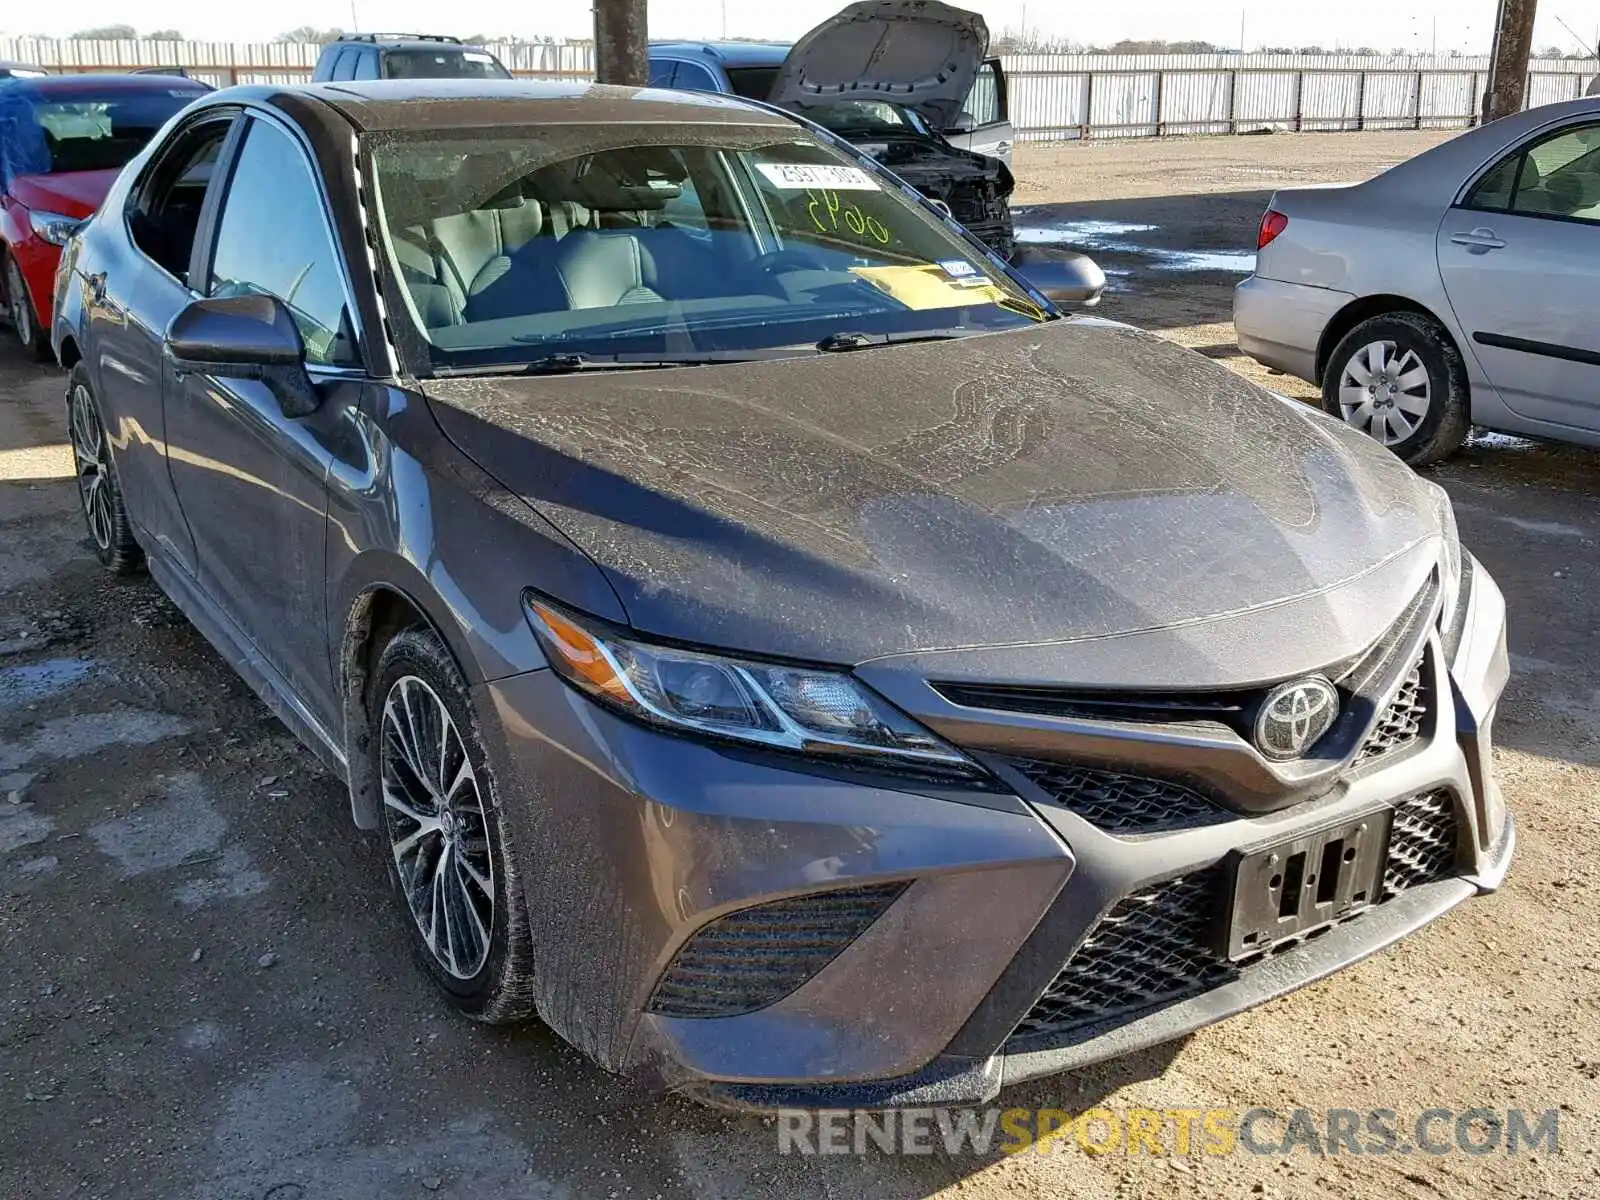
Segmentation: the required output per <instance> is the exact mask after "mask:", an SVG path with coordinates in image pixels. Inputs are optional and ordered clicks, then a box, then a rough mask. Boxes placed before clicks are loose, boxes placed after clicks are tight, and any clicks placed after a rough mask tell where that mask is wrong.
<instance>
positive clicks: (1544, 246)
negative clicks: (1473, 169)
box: [1438, 120, 1600, 430]
mask: <svg viewBox="0 0 1600 1200" xmlns="http://www.w3.org/2000/svg"><path fill="white" fill-rule="evenodd" d="M1438 256H1439V271H1440V274H1441V276H1442V277H1443V280H1444V286H1445V291H1446V292H1447V293H1448V294H1449V297H1450V304H1451V307H1452V308H1453V309H1454V310H1455V314H1456V319H1457V321H1458V322H1459V324H1460V326H1461V328H1462V329H1463V330H1464V331H1465V333H1466V337H1467V339H1468V342H1469V343H1470V352H1471V353H1472V354H1474V355H1475V356H1476V357H1477V359H1478V363H1479V365H1480V366H1482V368H1483V372H1484V374H1485V375H1487V376H1488V377H1489V380H1490V381H1491V382H1492V383H1493V384H1494V386H1495V388H1496V390H1497V391H1498V392H1499V393H1500V396H1501V398H1502V399H1503V400H1504V401H1505V403H1506V406H1507V407H1508V408H1510V409H1511V410H1512V411H1514V412H1516V413H1518V414H1519V415H1521V416H1524V417H1527V418H1529V419H1531V420H1536V421H1546V422H1550V423H1552V424H1557V425H1569V426H1576V427H1578V428H1582V429H1591V430H1596V429H1600V320H1596V318H1595V314H1596V313H1597V312H1600V266H1597V264H1600V122H1594V121H1592V120H1591V121H1590V122H1589V123H1586V124H1577V125H1568V126H1565V127H1564V128H1562V129H1559V130H1556V131H1554V132H1549V131H1547V132H1545V133H1542V134H1539V135H1536V136H1535V137H1534V138H1533V139H1531V140H1530V141H1528V142H1526V143H1524V144H1523V145H1521V146H1519V147H1518V148H1517V149H1516V150H1515V151H1513V152H1512V153H1511V154H1509V155H1507V156H1506V157H1505V158H1503V159H1502V160H1501V161H1500V162H1499V163H1497V164H1495V165H1494V166H1493V167H1492V168H1490V170H1489V171H1488V172H1487V173H1486V174H1484V175H1483V176H1482V177H1481V178H1480V179H1478V180H1477V181H1475V182H1474V183H1473V184H1472V186H1471V187H1469V188H1468V189H1467V191H1466V194H1465V195H1464V196H1463V198H1462V200H1461V201H1460V203H1459V204H1457V205H1456V206H1455V207H1453V208H1452V209H1450V211H1449V212H1448V213H1446V215H1445V219H1444V221H1443V223H1442V224H1441V225H1440V227H1439V236H1438Z"/></svg>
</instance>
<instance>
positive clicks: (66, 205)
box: [11, 171, 119, 217]
mask: <svg viewBox="0 0 1600 1200" xmlns="http://www.w3.org/2000/svg"><path fill="white" fill-rule="evenodd" d="M118 174H119V172H117V171H60V172H57V173H55V174H52V175H18V176H16V177H15V178H14V179H12V181H11V194H12V196H14V197H15V198H16V199H18V200H20V201H21V202H22V203H23V204H26V205H27V206H28V207H29V208H31V209H32V210H33V211H34V212H53V213H60V214H61V215H62V216H63V217H88V216H93V215H94V210H95V209H97V208H99V207H100V202H101V201H102V200H104V199H105V198H106V193H107V192H109V191H110V190H111V185H112V184H113V183H115V182H116V179H117V175H118Z"/></svg>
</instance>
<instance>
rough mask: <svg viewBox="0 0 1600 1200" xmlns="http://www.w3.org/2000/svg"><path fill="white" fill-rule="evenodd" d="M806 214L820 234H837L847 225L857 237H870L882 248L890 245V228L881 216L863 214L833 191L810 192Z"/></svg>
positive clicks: (816, 190) (811, 189) (810, 189)
mask: <svg viewBox="0 0 1600 1200" xmlns="http://www.w3.org/2000/svg"><path fill="white" fill-rule="evenodd" d="M806 212H807V213H808V214H809V215H810V217H811V223H812V224H813V225H815V226H816V227H817V232H818V233H837V232H838V231H839V226H840V225H841V224H843V226H844V227H845V229H846V230H848V231H849V232H850V233H853V234H855V236H856V237H870V238H871V239H872V240H873V241H875V242H877V243H878V244H879V245H883V246H887V245H888V244H889V236H890V235H889V229H888V227H887V226H886V225H884V223H883V222H882V221H880V220H878V218H877V217H874V216H871V215H869V214H867V213H864V212H862V211H861V210H860V209H859V208H857V207H856V206H855V205H854V204H846V203H844V200H843V198H842V197H840V195H839V193H838V192H835V191H832V190H831V189H822V190H818V189H813V188H807V189H806Z"/></svg>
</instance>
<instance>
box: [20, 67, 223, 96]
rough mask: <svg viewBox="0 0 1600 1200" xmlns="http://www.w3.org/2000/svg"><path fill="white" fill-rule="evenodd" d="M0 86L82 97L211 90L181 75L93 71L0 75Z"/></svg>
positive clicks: (47, 94)
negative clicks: (92, 94)
mask: <svg viewBox="0 0 1600 1200" xmlns="http://www.w3.org/2000/svg"><path fill="white" fill-rule="evenodd" d="M0 88H4V89H6V90H7V91H9V92H12V93H16V92H31V93H33V94H34V95H36V96H50V95H61V94H67V95H72V96H82V95H83V94H84V93H85V92H98V93H101V94H102V95H107V96H111V95H119V94H123V93H133V94H137V93H141V92H142V93H145V94H146V95H155V94H160V93H170V92H173V91H179V90H181V91H190V92H193V93H194V94H195V95H196V96H203V95H206V94H207V93H208V92H210V90H211V89H210V88H209V87H208V86H207V85H206V84H203V83H201V82H200V81H199V80H195V79H185V78H184V77H182V76H181V75H113V74H111V73H109V72H93V71H88V72H85V73H83V74H81V75H35V76H21V77H18V76H9V77H5V78H0Z"/></svg>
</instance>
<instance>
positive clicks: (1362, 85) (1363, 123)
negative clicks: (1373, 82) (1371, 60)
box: [1356, 71, 1367, 131]
mask: <svg viewBox="0 0 1600 1200" xmlns="http://www.w3.org/2000/svg"><path fill="white" fill-rule="evenodd" d="M1358 80H1359V81H1358V82H1357V84H1356V129H1357V130H1358V131H1359V130H1362V129H1365V128H1366V127H1367V73H1366V71H1362V72H1361V74H1360V76H1359V77H1358Z"/></svg>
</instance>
